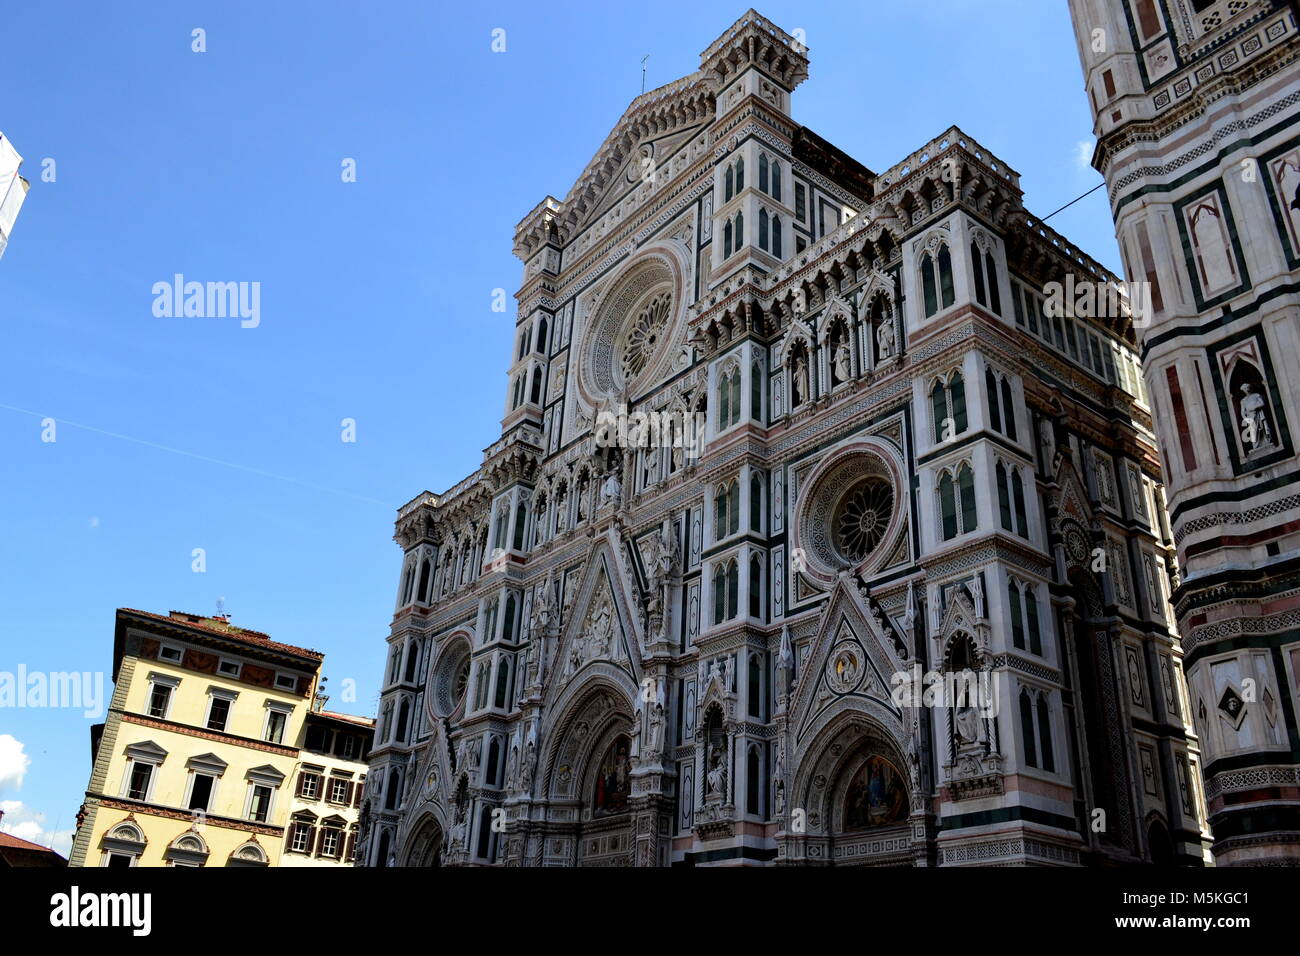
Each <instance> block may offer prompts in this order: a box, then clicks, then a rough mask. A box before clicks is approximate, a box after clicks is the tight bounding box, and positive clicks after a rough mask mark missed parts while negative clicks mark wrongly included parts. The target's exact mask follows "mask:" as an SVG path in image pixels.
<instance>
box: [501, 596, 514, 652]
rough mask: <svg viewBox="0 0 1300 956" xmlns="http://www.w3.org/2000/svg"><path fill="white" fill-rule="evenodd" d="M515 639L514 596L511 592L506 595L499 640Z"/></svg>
mask: <svg viewBox="0 0 1300 956" xmlns="http://www.w3.org/2000/svg"><path fill="white" fill-rule="evenodd" d="M514 639H515V595H514V592H513V591H511V592H510V593H509V594H507V595H506V616H505V619H504V620H503V621H502V622H501V640H503V641H513V640H514Z"/></svg>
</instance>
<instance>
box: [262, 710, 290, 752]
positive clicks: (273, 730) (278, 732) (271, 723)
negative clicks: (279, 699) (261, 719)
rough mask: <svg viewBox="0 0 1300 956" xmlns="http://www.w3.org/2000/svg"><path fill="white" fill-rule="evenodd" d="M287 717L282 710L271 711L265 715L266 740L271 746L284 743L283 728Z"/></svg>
mask: <svg viewBox="0 0 1300 956" xmlns="http://www.w3.org/2000/svg"><path fill="white" fill-rule="evenodd" d="M288 722H289V715H288V714H286V713H285V712H284V711H282V710H271V711H268V712H267V715H266V739H267V741H268V742H270V743H273V744H281V743H284V728H285V726H286V725H287V724H288Z"/></svg>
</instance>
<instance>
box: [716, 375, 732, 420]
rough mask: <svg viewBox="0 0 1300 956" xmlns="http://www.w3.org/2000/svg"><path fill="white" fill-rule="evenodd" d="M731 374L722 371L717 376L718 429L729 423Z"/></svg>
mask: <svg viewBox="0 0 1300 956" xmlns="http://www.w3.org/2000/svg"><path fill="white" fill-rule="evenodd" d="M730 379H731V376H730V374H729V373H724V374H723V375H722V376H720V377H719V378H718V431H722V429H724V428H726V427H728V426H729V425H730V424H731V381H730Z"/></svg>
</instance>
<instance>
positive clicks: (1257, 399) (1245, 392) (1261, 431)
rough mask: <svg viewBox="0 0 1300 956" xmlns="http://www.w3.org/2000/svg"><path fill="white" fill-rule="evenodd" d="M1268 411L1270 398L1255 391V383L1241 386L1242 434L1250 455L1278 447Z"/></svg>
mask: <svg viewBox="0 0 1300 956" xmlns="http://www.w3.org/2000/svg"><path fill="white" fill-rule="evenodd" d="M1268 411H1269V408H1268V400H1267V399H1266V398H1264V396H1263V395H1261V394H1260V393H1259V392H1257V391H1255V386H1254V385H1252V384H1251V383H1250V382H1246V383H1245V384H1244V385H1242V386H1241V430H1242V431H1241V434H1242V442H1243V443H1244V444H1245V446H1246V449H1247V454H1249V455H1254V454H1257V453H1258V452H1261V451H1267V450H1270V449H1272V448H1274V447H1276V446H1275V444H1274V441H1273V427H1272V426H1271V425H1270V424H1269V422H1268Z"/></svg>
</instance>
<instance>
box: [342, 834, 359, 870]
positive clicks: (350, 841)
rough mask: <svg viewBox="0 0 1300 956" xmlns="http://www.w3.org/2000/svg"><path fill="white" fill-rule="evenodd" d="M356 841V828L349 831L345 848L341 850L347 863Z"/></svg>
mask: <svg viewBox="0 0 1300 956" xmlns="http://www.w3.org/2000/svg"><path fill="white" fill-rule="evenodd" d="M356 842H357V831H356V830H351V831H349V832H348V845H347V849H346V850H344V851H343V859H344V860H346V861H347V862H349V863H350V862H352V852H353V850H354V849H355V848H356Z"/></svg>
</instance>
